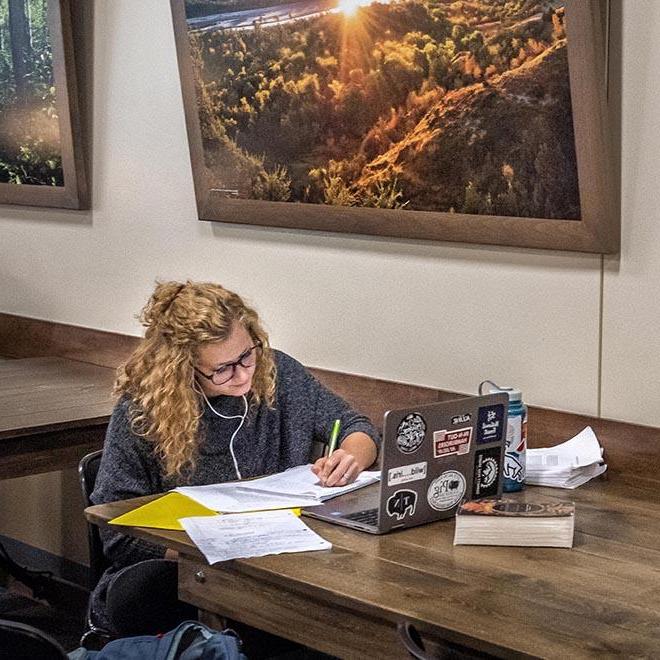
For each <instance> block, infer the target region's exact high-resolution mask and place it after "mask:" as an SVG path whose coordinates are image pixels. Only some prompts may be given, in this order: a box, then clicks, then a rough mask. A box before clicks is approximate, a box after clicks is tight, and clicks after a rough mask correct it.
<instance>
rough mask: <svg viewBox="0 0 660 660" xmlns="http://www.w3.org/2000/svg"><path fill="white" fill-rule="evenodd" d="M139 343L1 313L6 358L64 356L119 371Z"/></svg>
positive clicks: (1, 348) (0, 344) (0, 349)
mask: <svg viewBox="0 0 660 660" xmlns="http://www.w3.org/2000/svg"><path fill="white" fill-rule="evenodd" d="M139 341H140V338H139V337H132V336H130V335H122V334H118V333H116V332H106V331H104V330H95V329H93V328H84V327H82V326H77V325H68V324H66V323H56V322H54V321H44V320H40V319H32V318H28V317H26V316H16V315H13V314H4V313H0V355H2V356H4V357H10V358H28V357H64V358H69V359H71V360H79V361H80V362H89V363H91V364H96V365H98V366H101V367H112V368H116V367H118V366H119V365H120V364H121V363H122V362H124V361H125V360H126V359H127V358H128V356H129V355H130V354H131V352H132V351H133V350H134V349H135V347H136V346H137V344H138V342H139Z"/></svg>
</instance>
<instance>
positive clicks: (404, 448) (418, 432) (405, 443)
mask: <svg viewBox="0 0 660 660" xmlns="http://www.w3.org/2000/svg"><path fill="white" fill-rule="evenodd" d="M425 434H426V422H425V421H424V418H423V417H422V416H421V415H420V414H419V413H410V414H409V415H406V416H405V417H404V418H403V419H402V420H401V423H400V424H399V427H398V428H397V430H396V446H397V447H398V448H399V451H400V452H402V453H404V454H412V453H413V452H416V451H417V450H418V449H419V448H420V446H421V444H422V442H424V436H425Z"/></svg>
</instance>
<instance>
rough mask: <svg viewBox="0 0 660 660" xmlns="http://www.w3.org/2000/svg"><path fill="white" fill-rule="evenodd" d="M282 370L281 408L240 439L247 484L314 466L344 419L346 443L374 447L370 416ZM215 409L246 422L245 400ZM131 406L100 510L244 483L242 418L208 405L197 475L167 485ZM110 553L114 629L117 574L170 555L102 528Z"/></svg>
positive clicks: (287, 364)
mask: <svg viewBox="0 0 660 660" xmlns="http://www.w3.org/2000/svg"><path fill="white" fill-rule="evenodd" d="M274 356H275V364H276V367H277V387H276V392H275V405H274V407H273V408H268V407H267V406H266V405H265V404H263V403H262V404H260V405H259V406H257V407H252V408H251V410H250V412H249V413H248V417H247V419H246V421H245V423H244V425H243V427H242V428H241V429H240V431H239V432H238V434H237V435H236V437H235V438H234V443H233V446H234V453H235V456H236V460H237V463H238V467H239V470H240V472H241V476H242V477H243V478H248V477H257V476H261V475H266V474H271V473H274V472H281V471H282V470H286V469H287V468H289V467H293V466H295V465H303V464H305V463H309V462H310V460H311V459H312V451H313V443H314V441H318V442H325V441H326V439H327V436H328V434H329V431H330V428H331V426H332V422H333V421H334V420H335V419H337V418H339V419H341V435H340V442H341V440H342V439H343V438H344V437H346V436H347V435H348V434H350V433H354V432H356V431H362V432H363V433H366V434H367V435H369V436H370V437H371V438H373V439H374V442H375V443H376V444H378V443H379V442H380V439H379V435H378V432H377V431H376V429H375V428H374V427H373V425H372V424H371V423H370V422H369V420H368V419H367V418H366V417H364V416H363V415H359V414H358V413H356V412H354V411H353V410H351V409H350V407H349V406H348V404H347V403H346V402H345V401H343V400H342V399H341V398H339V397H338V396H336V395H335V394H333V393H332V392H330V391H328V390H327V389H326V388H325V387H323V386H322V385H321V384H320V383H319V382H318V381H317V380H316V379H315V378H314V377H313V376H312V375H311V374H310V373H309V372H308V371H307V370H306V369H305V368H304V367H303V366H302V365H301V364H300V363H299V362H297V361H296V360H294V359H293V358H291V357H290V356H288V355H286V354H285V353H282V352H280V351H274ZM210 403H211V405H212V406H213V408H215V410H217V411H218V412H220V413H222V414H223V415H240V414H242V413H243V410H244V404H243V399H242V398H240V397H228V396H219V397H215V398H212V399H210ZM129 406H130V400H129V399H128V398H127V397H124V398H122V399H121V400H120V401H119V402H118V403H117V405H116V406H115V409H114V411H113V413H112V417H111V419H110V424H109V426H108V432H107V435H106V440H105V445H104V448H103V458H102V460H101V466H100V468H99V473H98V476H97V479H96V485H95V488H94V492H93V493H92V496H91V499H92V502H94V504H101V503H103V502H114V501H116V500H123V499H127V498H131V497H138V496H141V495H150V494H153V493H162V492H164V491H167V490H170V489H171V488H174V487H176V486H181V485H202V484H210V483H220V482H223V481H231V480H233V479H236V478H237V475H236V471H235V469H234V465H233V462H232V458H231V455H230V452H229V440H230V438H231V436H232V434H233V432H234V431H235V430H236V428H237V426H238V424H239V423H240V419H229V420H227V419H222V418H220V417H218V416H217V415H215V414H214V413H213V412H212V411H211V410H210V409H209V407H208V406H206V404H204V414H203V416H202V419H201V431H200V433H201V436H202V443H201V445H200V450H199V458H198V460H197V464H196V467H195V469H194V472H192V474H189V475H187V477H186V478H185V479H173V478H166V477H165V476H164V474H163V470H162V466H161V464H160V462H159V460H158V459H157V458H156V456H155V455H154V453H153V448H152V445H151V443H150V442H149V441H147V440H145V439H144V438H141V437H139V436H136V435H135V434H134V433H132V432H131V424H130V418H129V413H128V410H129ZM102 536H103V544H104V550H105V554H106V556H107V558H108V559H109V560H110V562H111V563H112V567H111V568H110V569H109V570H108V571H106V574H105V575H104V576H103V577H102V578H101V581H100V582H99V585H98V586H97V588H96V590H95V593H94V597H93V611H94V613H95V618H96V621H97V622H98V623H100V624H102V625H107V621H106V620H105V614H104V607H103V605H104V600H105V592H106V589H107V585H108V582H109V581H110V579H111V577H112V575H113V574H114V573H116V571H117V570H119V569H121V568H122V567H125V566H128V565H131V564H135V563H137V562H139V561H142V560H144V559H152V558H159V557H163V556H164V552H165V551H164V549H163V548H161V547H158V546H155V545H152V544H150V543H147V542H145V541H142V540H140V539H133V538H129V537H127V536H124V535H123V534H121V533H118V532H115V531H113V530H109V529H102Z"/></svg>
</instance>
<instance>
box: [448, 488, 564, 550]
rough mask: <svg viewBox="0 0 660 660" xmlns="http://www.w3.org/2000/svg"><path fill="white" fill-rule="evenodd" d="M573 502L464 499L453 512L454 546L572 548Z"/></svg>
mask: <svg viewBox="0 0 660 660" xmlns="http://www.w3.org/2000/svg"><path fill="white" fill-rule="evenodd" d="M574 527H575V504H574V503H573V502H556V501H555V502H521V501H518V500H514V499H510V498H502V499H494V498H491V499H481V500H472V501H470V502H464V503H463V504H462V505H461V506H460V507H459V508H458V511H457V512H456V532H455V534H454V545H523V546H545V547H555V548H571V547H573V531H574Z"/></svg>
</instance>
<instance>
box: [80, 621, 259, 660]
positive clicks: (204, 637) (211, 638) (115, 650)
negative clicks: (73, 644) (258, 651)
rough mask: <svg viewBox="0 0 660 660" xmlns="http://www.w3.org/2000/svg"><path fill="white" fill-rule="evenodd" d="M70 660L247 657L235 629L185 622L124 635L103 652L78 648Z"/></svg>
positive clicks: (228, 659)
mask: <svg viewBox="0 0 660 660" xmlns="http://www.w3.org/2000/svg"><path fill="white" fill-rule="evenodd" d="M69 660H247V657H246V656H245V655H244V654H243V653H242V651H241V641H240V639H239V638H238V637H237V636H236V633H234V631H233V630H226V631H223V632H217V631H216V630H212V629H211V628H208V627H207V626H205V625H204V624H202V623H199V622H198V621H184V622H183V623H181V624H179V625H178V626H177V627H176V628H174V630H170V632H168V633H166V634H164V635H141V636H139V637H122V638H121V639H115V640H113V641H112V642H109V643H108V644H106V645H105V646H104V647H103V648H102V649H101V650H100V651H87V650H86V649H82V648H81V649H76V650H75V651H73V652H71V653H69Z"/></svg>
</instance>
